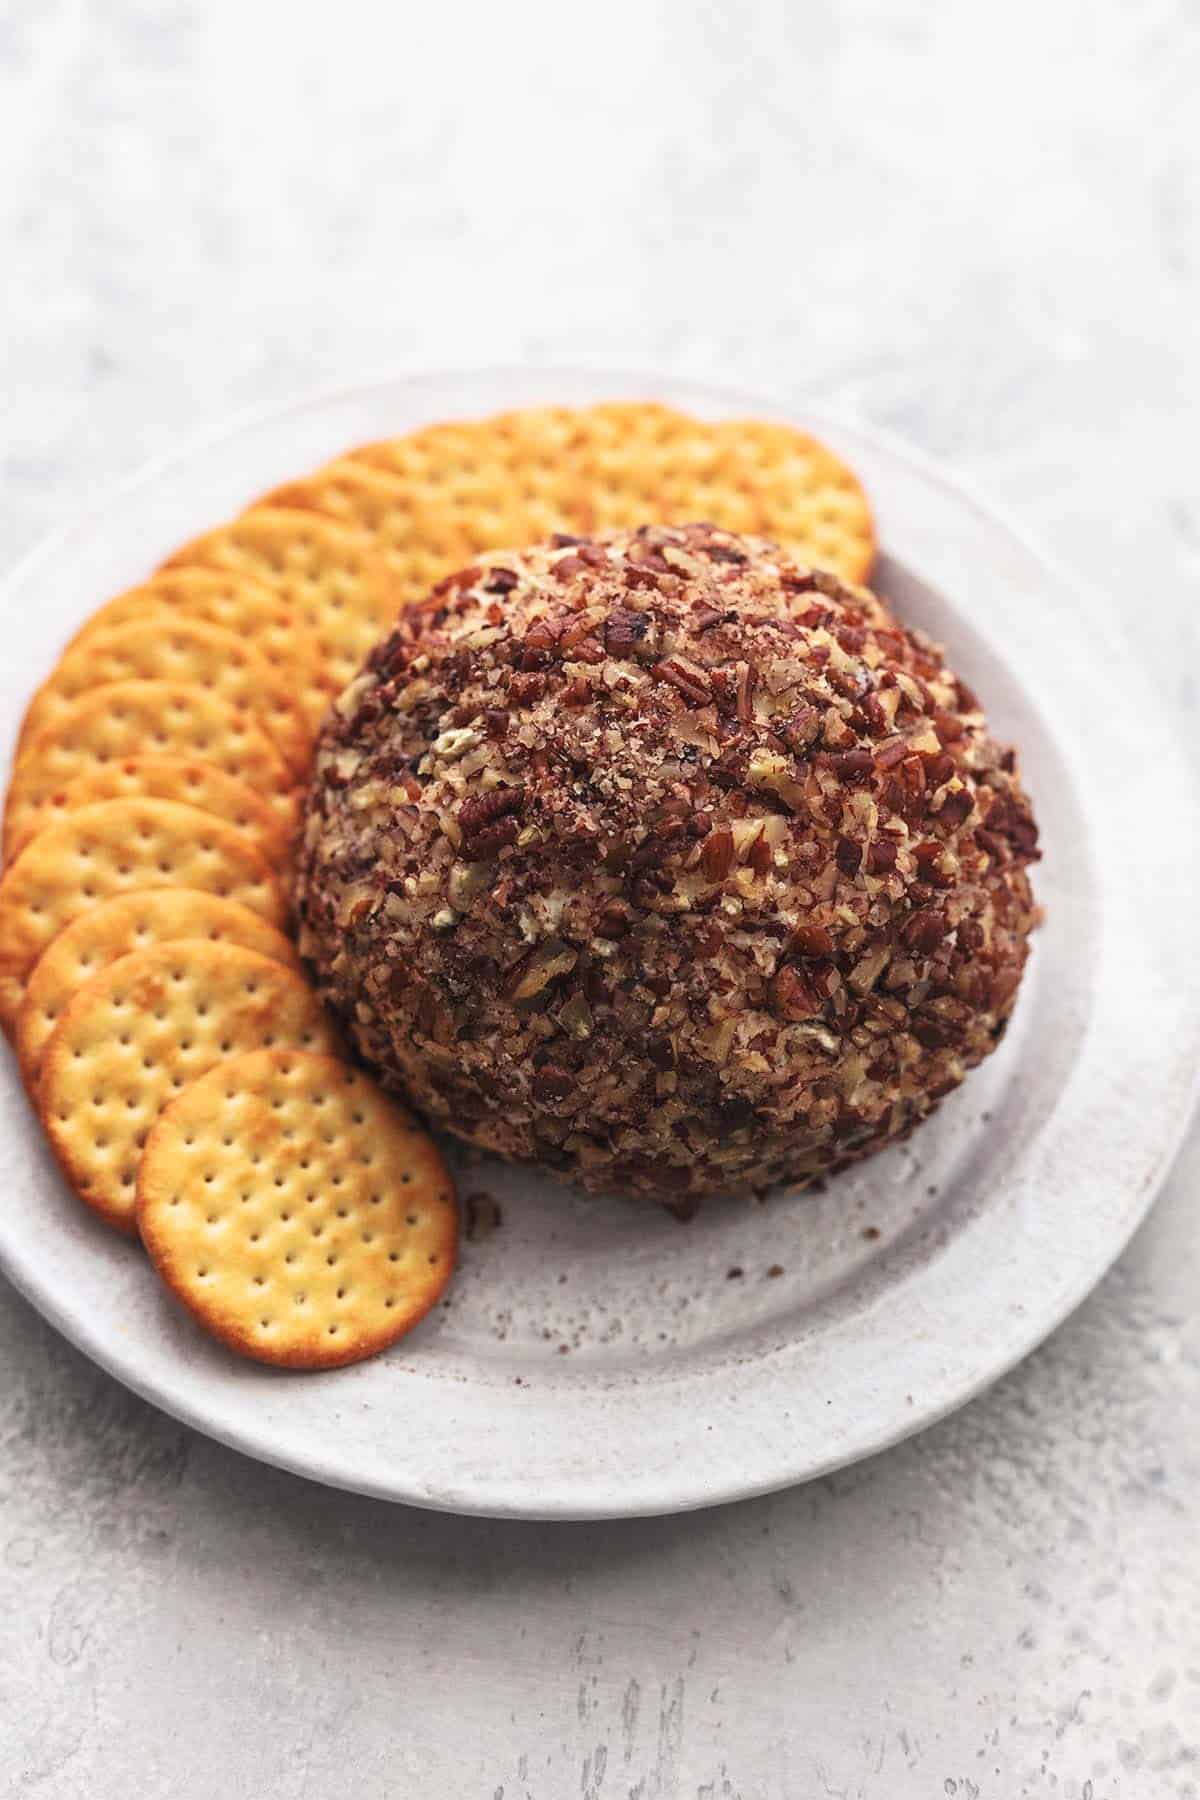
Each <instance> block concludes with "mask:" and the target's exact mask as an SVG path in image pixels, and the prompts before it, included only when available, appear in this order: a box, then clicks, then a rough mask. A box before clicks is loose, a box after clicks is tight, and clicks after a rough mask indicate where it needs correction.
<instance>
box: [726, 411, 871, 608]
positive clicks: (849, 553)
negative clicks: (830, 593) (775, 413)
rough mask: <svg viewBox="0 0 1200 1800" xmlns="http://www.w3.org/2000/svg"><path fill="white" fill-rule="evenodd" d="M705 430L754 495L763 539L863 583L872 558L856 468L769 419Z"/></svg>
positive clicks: (867, 517) (867, 515) (731, 422)
mask: <svg viewBox="0 0 1200 1800" xmlns="http://www.w3.org/2000/svg"><path fill="white" fill-rule="evenodd" d="M710 431H711V433H712V435H713V437H714V439H715V440H716V441H717V442H718V443H719V444H720V446H721V447H722V449H723V450H725V451H726V452H728V453H730V454H731V455H732V456H733V458H734V459H735V460H736V464H737V468H738V471H739V476H738V478H739V480H740V481H741V482H744V483H745V484H746V486H747V487H749V488H750V489H752V490H753V492H754V494H755V496H756V499H757V502H758V505H759V508H760V518H761V524H760V525H759V527H758V529H759V530H760V531H761V532H762V535H763V536H764V537H769V538H773V539H774V540H775V542H776V543H777V544H782V546H783V547H784V549H785V550H790V551H791V552H792V554H793V556H795V557H797V558H798V559H799V560H800V561H801V562H807V563H814V564H815V565H816V566H817V567H818V568H821V569H832V570H833V572H834V574H835V575H840V576H841V578H842V580H843V581H849V582H852V583H857V584H861V583H863V582H865V581H866V580H867V579H868V577H869V576H870V573H871V568H872V565H873V563H874V561H875V553H876V542H875V525H874V521H873V519H872V517H871V506H870V502H869V501H868V499H867V496H866V493H865V492H864V490H863V486H862V483H861V482H860V481H859V479H858V477H857V476H856V475H855V473H854V471H853V470H852V469H850V468H848V467H847V465H846V464H845V463H844V462H842V461H841V459H840V458H839V457H837V456H835V455H834V454H833V451H832V450H830V449H829V447H828V446H827V445H825V444H822V443H821V442H820V441H819V440H818V439H817V438H814V437H811V436H809V434H808V433H807V432H804V431H798V430H797V429H796V428H795V426H793V425H782V424H778V423H776V422H774V421H772V420H769V419H727V420H723V421H722V422H721V423H720V424H718V425H714V426H711V427H710ZM712 516H713V517H714V522H715V523H717V524H724V523H725V521H724V520H722V519H716V517H715V515H712Z"/></svg>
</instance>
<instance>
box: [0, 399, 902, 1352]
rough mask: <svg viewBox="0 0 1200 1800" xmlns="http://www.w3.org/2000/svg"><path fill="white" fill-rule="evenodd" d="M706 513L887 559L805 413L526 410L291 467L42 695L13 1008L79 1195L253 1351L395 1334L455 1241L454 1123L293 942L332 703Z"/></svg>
mask: <svg viewBox="0 0 1200 1800" xmlns="http://www.w3.org/2000/svg"><path fill="white" fill-rule="evenodd" d="M696 518H707V519H710V520H712V521H713V522H715V523H717V524H720V525H723V526H726V527H728V528H730V529H733V530H737V531H745V532H751V533H755V534H758V535H762V536H766V537H771V538H775V539H776V540H778V541H780V542H781V543H783V544H784V545H786V546H787V547H788V548H789V549H790V550H792V551H793V552H794V553H796V554H797V555H799V556H800V557H802V558H804V559H806V560H808V561H810V562H813V563H815V564H818V565H820V566H824V567H829V568H832V569H834V570H835V571H836V572H837V573H839V574H840V575H842V576H844V577H846V578H848V579H850V580H853V581H862V580H864V579H865V578H866V576H867V574H868V573H869V570H870V563H871V560H872V557H873V554H874V539H873V534H872V526H871V519H870V513H869V510H868V507H867V503H866V500H865V497H864V495H863V492H862V489H861V487H860V486H859V484H858V482H857V481H856V479H855V478H854V476H853V475H852V474H851V472H850V471H849V470H848V469H846V468H845V466H844V465H843V464H841V463H840V462H838V460H837V459H836V458H835V457H834V456H832V455H831V453H830V452H829V451H828V450H826V449H825V448H824V447H823V446H822V445H820V444H817V443H816V442H814V441H813V440H812V439H810V438H807V437H805V436H804V435H802V434H801V433H798V432H796V431H793V430H792V429H791V428H789V427H786V426H781V425H771V424H759V423H753V422H745V421H743V422H737V423H723V424H703V423H701V422H699V421H697V420H693V419H689V418H686V417H684V416H683V415H682V414H680V413H677V412H674V411H672V410H670V409H669V408H666V407H662V406H657V405H651V404H638V403H629V404H624V403H623V404H612V405H604V406H596V407H591V408H585V409H581V410H571V409H543V410H533V411H526V412H519V413H511V414H506V415H502V416H500V417H497V418H494V419H490V420H483V421H476V422H465V423H456V424H447V425H436V426H431V427H428V428H427V429H425V430H422V431H417V432H414V433H412V434H410V435H409V436H406V437H400V438H394V439H390V440H387V441H385V442H382V443H377V444H371V445H368V446H366V447H365V448H363V449H360V450H356V451H354V452H352V453H350V454H348V455H346V456H344V457H341V458H339V459H338V460H337V461H335V462H333V463H330V464H328V465H327V466H326V467H324V468H322V469H320V470H318V471H317V472H316V473H315V474H313V475H311V476H309V477H307V478H305V479H303V480H299V481H294V482H290V483H288V484H287V485H285V486H284V487H281V488H279V489H277V490H275V491H274V492H272V493H271V494H269V495H268V496H266V498H265V499H264V500H262V501H260V502H259V503H258V504H256V505H254V506H251V507H250V508H249V509H248V510H247V511H246V512H244V513H242V514H241V515H240V516H239V517H237V518H234V519H232V520H230V521H228V522H227V523H226V524H223V525H220V526H218V527H216V529H214V530H212V531H210V532H207V533H205V534H204V535H203V536H201V537H198V538H196V539H194V540H193V541H192V542H191V543H190V544H187V545H185V546H184V547H183V548H182V549H181V550H179V551H177V552H176V553H175V554H174V555H173V556H171V557H170V558H169V559H168V561H167V562H166V563H165V564H164V565H163V567H162V568H161V569H160V570H159V571H158V572H157V573H156V574H154V575H152V576H151V577H150V578H149V579H148V580H147V581H146V582H145V583H144V584H143V585H141V586H139V587H137V588H134V589H131V590H129V591H128V592H126V593H123V594H120V595H118V596H117V597H116V598H115V599H111V600H109V601H108V602H107V603H106V604H104V605H102V606H101V607H100V608H99V609H98V611H97V612H96V613H95V614H93V616H92V617H91V619H89V620H88V622H87V623H86V624H85V625H84V626H83V627H82V629H81V630H80V631H79V632H78V633H77V635H76V636H75V638H74V639H73V640H72V642H71V643H70V644H69V645H68V646H67V647H66V649H65V651H64V653H63V655H62V658H61V660H60V662H59V664H58V666H57V667H56V668H55V670H54V671H53V673H52V674H51V675H50V676H49V678H48V679H47V680H46V681H45V682H44V683H43V684H42V686H41V687H40V688H38V690H37V692H36V693H35V694H34V695H33V698H32V700H31V701H30V704H29V707H28V710H27V713H26V716H25V720H24V723H23V726H22V729H21V733H20V737H19V740H18V744H17V751H16V759H15V764H14V769H13V774H12V778H11V781H10V783H9V789H8V795H7V800H6V804H5V809H4V826H3V830H4V841H3V853H4V862H5V872H4V875H3V879H2V880H0V1023H2V1024H3V1026H4V1028H5V1030H6V1031H7V1032H8V1034H9V1036H10V1037H11V1039H12V1041H13V1044H14V1047H15V1049H16V1053H17V1057H18V1059H19V1062H20V1067H21V1072H22V1075H23V1077H24V1080H25V1083H26V1085H27V1088H28V1090H29V1093H30V1095H31V1098H32V1099H33V1102H34V1104H35V1106H36V1108H37V1111H38V1114H39V1116H40V1118H41V1120H42V1123H43V1126H44V1128H45V1131H46V1134H47V1136H48V1138H49V1141H50V1143H51V1145H52V1147H53V1149H54V1152H55V1154H56V1156H57V1158H58V1161H59V1163H60V1165H61V1167H62V1169H63V1171H64V1173H65V1175H66V1176H67V1178H68V1180H69V1181H70V1182H71V1184H72V1186H73V1187H74V1189H75V1191H76V1192H77V1193H78V1195H79V1196H80V1198H81V1200H83V1201H84V1202H85V1203H86V1204H87V1205H88V1206H89V1207H90V1208H91V1209H92V1210H93V1211H94V1212H95V1213H96V1214H97V1215H98V1216H99V1217H100V1218H102V1219H104V1220H105V1221H106V1222H107V1223H108V1224H110V1225H112V1226H114V1227H116V1228H117V1229H118V1230H120V1231H124V1232H127V1233H130V1234H136V1235H138V1236H140V1238H141V1241H142V1243H143V1244H144V1245H145V1247H146V1249H147V1250H148V1252H149V1254H150V1258H151V1261H152V1263H153V1265H154V1267H155V1269H156V1270H157V1271H158V1273H159V1275H160V1276H161V1277H162V1278H163V1280H164V1281H165V1282H166V1284H167V1285H168V1287H169V1288H170V1289H171V1290H172V1291H173V1292H174V1293H175V1294H176V1295H177V1296H178V1298H179V1299H180V1300H181V1301H182V1302H183V1303H184V1305H185V1306H187V1307H188V1308H189V1310H190V1311H191V1312H192V1313H193V1315H194V1316H195V1317H196V1318H197V1319H198V1320H199V1321H200V1323H201V1324H202V1325H204V1326H205V1327H207V1329H208V1330H210V1331H211V1332H213V1333H214V1334H215V1335H216V1336H218V1337H219V1338H221V1339H222V1340H223V1341H224V1342H226V1343H227V1344H229V1345H230V1346H232V1347H233V1348H234V1349H236V1350H239V1351H241V1352H243V1353H245V1354H247V1355H250V1356H253V1357H256V1358H258V1359H260V1360H263V1361H267V1362H273V1363H278V1364H283V1365H290V1366H294V1367H306V1368H321V1367H333V1366H336V1365H339V1364H342V1363H347V1362H352V1361H355V1360H357V1359H359V1358H361V1357H363V1356H366V1355H369V1354H372V1353H373V1352H375V1351H376V1350H379V1349H382V1348H383V1347H384V1346H386V1345H387V1344H389V1343H392V1342H394V1341H395V1339H397V1338H398V1337H400V1336H402V1335H403V1334H404V1333H405V1332H406V1331H407V1330H409V1329H410V1328H411V1327H412V1326H413V1325H414V1324H415V1323H416V1322H417V1320H419V1319H420V1318H421V1317H422V1316H423V1315H424V1314H425V1313H426V1312H427V1311H428V1310H429V1308H430V1307H431V1306H432V1305H433V1304H434V1303H435V1301H436V1300H437V1299H438V1297H439V1296H440V1295H441V1293H442V1291H443V1289H444V1288H445V1286H446V1283H447V1281H448V1280H449V1278H450V1275H451V1273H452V1271H453V1268H454V1263H455V1258H456V1254H457V1245H458V1221H457V1208H456V1204H455V1197H454V1191H453V1186H452V1183H451V1180H450V1177H449V1174H448V1172H447V1170H446V1166H445V1164H444V1162H443V1161H442V1158H441V1156H440V1154H439V1152H438V1150H437V1148H436V1146H435V1145H434V1144H433V1142H432V1141H431V1139H430V1138H429V1137H428V1136H427V1135H426V1134H425V1133H424V1132H423V1131H421V1129H420V1128H419V1127H418V1126H417V1125H416V1123H415V1122H414V1121H413V1120H412V1119H411V1118H410V1117H409V1115H408V1114H407V1113H406V1112H405V1111H404V1110H403V1108H402V1107H400V1106H399V1105H398V1104H397V1103H396V1102H395V1101H393V1100H391V1099H389V1098H387V1097H386V1096H385V1095H383V1094H382V1093H380V1092H379V1091H378V1090H377V1089H376V1088H375V1087H374V1085H373V1084H372V1082H371V1081H370V1079H369V1078H368V1077H367V1076H366V1075H365V1074H363V1073H362V1072H361V1071H359V1070H357V1069H356V1068H354V1067H352V1066H351V1065H350V1064H349V1062H348V1061H347V1060H346V1057H345V1052H344V1049H343V1046H342V1045H341V1043H340V1041H339V1039H338V1036H337V1033H336V1031H335V1029H334V1027H333V1025H332V1023H331V1021H330V1020H329V1018H328V1016H327V1015H326V1013H325V1011H324V1009H323V1007H322V1005H321V1002H320V1000H319V999H318V997H317V995H316V993H315V992H314V990H313V989H312V987H311V986H310V984H309V983H308V981H307V979H306V977H305V974H304V971H303V969H302V967H301V965H300V962H299V958H298V956H297V954H296V950H295V946H294V943H293V941H292V939H291V938H290V936H289V935H288V931H289V923H290V920H289V902H288V880H287V865H288V860H289V855H290V847H291V840H292V835H293V832H294V829H295V825H296V820H297V812H298V803H299V798H300V796H301V794H302V791H303V785H304V781H305V779H306V773H307V768H308V764H309V761H310V758H311V754H312V745H313V739H314V736H315V732H316V730H317V728H318V726H319V723H320V720H321V718H322V716H323V714H324V712H325V710H326V708H327V707H328V705H329V703H330V700H331V699H332V697H333V696H334V695H336V694H337V693H338V692H339V691H340V690H341V688H342V687H343V686H344V685H345V684H346V683H347V682H348V681H350V680H351V679H352V677H353V676H354V675H355V674H356V672H357V670H358V669H359V667H360V665H361V664H362V662H363V660H364V658H365V657H366V655H367V654H368V652H369V651H370V650H371V648H372V647H373V645H374V644H375V643H376V642H377V641H378V639H379V638H380V637H381V636H382V635H383V634H384V633H385V632H386V631H387V629H388V628H389V626H390V624H391V622H392V620H393V619H394V617H395V615H396V613H397V611H398V610H399V609H400V608H401V607H403V606H405V605H408V604H410V603H412V602H414V601H416V600H419V599H420V598H421V597H422V596H423V595H424V594H425V593H426V592H427V591H428V589H429V588H430V587H431V586H432V585H433V584H434V583H435V582H437V581H439V580H440V579H442V577H444V576H445V575H447V574H450V573H452V572H454V570H456V569H458V568H460V567H462V566H464V565H465V564H468V563H470V562H472V561H473V560H474V559H475V558H476V557H477V556H479V555H480V553H481V552H483V551H486V550H488V549H494V548H500V547H503V546H504V545H516V544H522V543H527V542H531V541H534V540H536V539H539V538H543V537H546V536H547V535H549V534H551V533H555V532H560V533H568V534H571V535H582V534H585V533H586V534H590V533H594V532H598V531H604V530H607V529H617V528H621V527H627V526H632V525H637V524H641V523H643V522H646V521H668V522H669V521H676V522H677V521H686V520H691V519H696Z"/></svg>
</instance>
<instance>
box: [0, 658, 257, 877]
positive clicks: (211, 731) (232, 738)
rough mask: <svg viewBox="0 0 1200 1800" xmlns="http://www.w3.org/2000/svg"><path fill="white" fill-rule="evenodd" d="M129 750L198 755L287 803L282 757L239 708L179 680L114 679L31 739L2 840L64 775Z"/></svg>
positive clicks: (23, 825) (16, 832)
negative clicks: (115, 680)
mask: <svg viewBox="0 0 1200 1800" xmlns="http://www.w3.org/2000/svg"><path fill="white" fill-rule="evenodd" d="M131 756H184V757H193V758H200V759H201V760H202V761H204V762H210V763H213V764H215V766H216V767H217V768H219V769H222V770H223V771H224V772H225V774H226V775H232V776H234V777H235V778H236V779H237V780H239V781H242V782H245V783H246V784H247V785H248V786H249V787H251V788H253V789H254V791H255V792H256V793H258V794H261V795H263V797H264V798H266V799H268V800H271V801H274V802H275V803H276V804H278V805H279V806H280V807H281V808H290V806H291V804H292V803H291V801H290V798H289V790H290V786H291V782H290V777H289V773H288V770H287V767H286V765H285V764H284V762H283V759H282V757H281V756H280V754H279V752H278V750H276V748H275V746H274V744H273V743H272V742H271V740H270V739H269V738H268V737H267V735H266V733H265V732H264V731H263V730H262V727H261V726H259V725H258V724H256V723H255V721H254V720H253V719H251V718H249V717H248V716H247V715H246V714H245V713H241V712H237V711H236V710H235V709H234V708H233V707H232V706H227V705H226V704H225V702H224V701H223V700H219V699H217V697H216V695H214V694H209V693H207V692H206V691H205V690H204V689H203V688H197V687H188V686H186V685H185V684H183V683H180V682H173V681H119V682H114V683H113V684H112V685H110V686H108V687H99V688H92V689H90V690H89V692H87V693H86V694H81V695H80V696H79V699H78V700H75V701H72V703H71V705H70V706H69V707H68V708H67V709H66V711H64V712H63V713H62V714H61V715H60V716H59V717H58V718H57V719H56V720H55V721H54V723H53V724H52V725H50V726H48V727H47V728H46V730H45V731H42V732H39V733H38V735H37V737H36V738H34V739H33V741H32V743H30V745H29V747H28V748H27V749H26V751H25V753H24V755H23V756H22V757H21V759H20V761H19V762H18V763H17V766H16V768H15V769H14V770H13V773H12V779H11V781H10V782H9V788H8V798H7V801H6V803H5V809H4V835H5V841H6V842H8V841H9V840H10V838H11V840H12V841H14V842H15V841H16V840H17V839H18V838H19V837H21V836H22V835H23V834H24V833H25V832H26V829H27V815H29V814H31V813H33V812H34V811H36V810H37V809H38V808H39V807H41V806H44V805H45V804H46V802H47V801H48V800H49V799H51V797H52V796H53V795H54V794H55V793H57V792H58V791H59V790H60V789H61V788H64V787H66V786H67V784H68V783H69V782H71V781H74V780H75V779H76V778H77V777H78V776H80V775H86V774H89V773H90V772H91V770H92V769H94V768H95V767H96V765H97V764H102V765H103V764H106V763H115V762H122V761H124V760H125V759H126V758H127V757H131Z"/></svg>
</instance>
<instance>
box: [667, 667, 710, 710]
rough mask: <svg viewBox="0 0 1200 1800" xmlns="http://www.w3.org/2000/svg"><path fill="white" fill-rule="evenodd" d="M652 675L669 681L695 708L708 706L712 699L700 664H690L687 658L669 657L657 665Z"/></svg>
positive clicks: (706, 678) (706, 677)
mask: <svg viewBox="0 0 1200 1800" xmlns="http://www.w3.org/2000/svg"><path fill="white" fill-rule="evenodd" d="M652 673H653V674H655V675H657V676H658V679H659V680H660V681H669V682H670V684H671V686H672V687H673V688H677V689H678V690H679V692H680V693H681V694H682V695H683V697H684V699H685V700H687V701H689V702H690V703H691V705H693V706H707V705H708V703H709V701H710V700H711V699H712V688H711V687H710V686H709V681H708V676H707V675H706V674H705V672H704V670H703V669H702V668H701V667H700V666H699V664H698V663H694V662H689V660H688V658H687V657H686V656H668V657H667V658H666V659H665V660H664V661H663V662H660V663H655V665H654V668H653V671H652Z"/></svg>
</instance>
